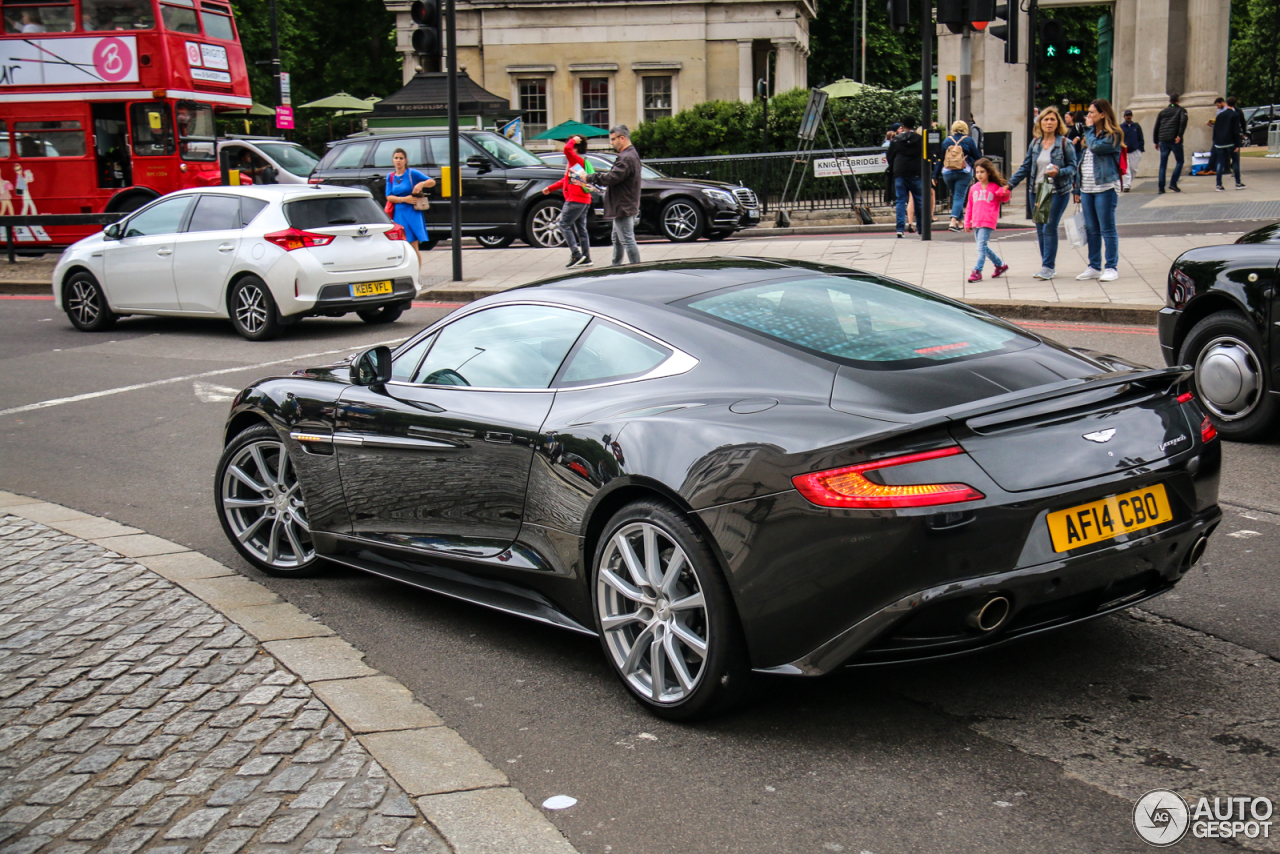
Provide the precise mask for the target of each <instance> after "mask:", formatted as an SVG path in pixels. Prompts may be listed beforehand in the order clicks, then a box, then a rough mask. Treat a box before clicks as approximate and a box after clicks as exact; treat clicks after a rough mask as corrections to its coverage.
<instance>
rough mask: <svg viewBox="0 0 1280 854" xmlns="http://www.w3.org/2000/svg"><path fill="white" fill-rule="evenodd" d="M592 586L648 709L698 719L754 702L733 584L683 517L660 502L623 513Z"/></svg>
mask: <svg viewBox="0 0 1280 854" xmlns="http://www.w3.org/2000/svg"><path fill="white" fill-rule="evenodd" d="M591 583H592V594H593V595H592V599H593V601H594V605H595V617H596V629H597V631H598V632H599V634H600V642H601V645H602V646H603V647H604V652H605V657H606V658H607V659H608V661H609V663H610V664H611V665H612V666H613V669H614V673H615V674H617V676H618V678H619V679H621V680H622V684H623V685H625V686H626V687H627V690H628V691H630V692H631V695H632V696H633V697H635V699H636V701H637V702H639V703H640V705H642V706H644V707H645V708H646V709H648V710H649V711H650V712H652V713H653V714H655V715H657V716H658V717H662V718H667V719H668V720H679V721H691V720H695V719H698V718H705V717H709V716H711V715H714V714H717V713H720V712H723V711H726V710H728V709H730V708H732V707H733V706H735V705H737V704H739V703H741V702H742V701H743V700H744V699H745V697H746V695H747V693H748V691H749V690H750V681H751V668H750V666H749V664H748V661H747V654H746V643H745V641H744V639H743V636H742V629H741V626H740V624H739V621H738V614H737V611H736V609H735V608H734V605H733V598H732V596H731V595H730V593H729V586H728V584H727V583H726V582H725V579H724V575H723V574H722V573H721V571H720V568H719V566H718V565H717V562H716V559H715V555H714V554H713V553H712V551H711V549H710V547H709V546H708V544H707V542H706V540H705V538H704V537H703V536H702V534H701V533H700V532H699V531H698V530H697V529H696V528H694V527H693V525H692V524H691V523H690V522H689V520H688V519H687V518H686V517H685V516H684V515H683V514H682V513H680V512H679V511H677V510H676V509H675V508H673V507H671V506H669V505H668V504H666V503H664V502H662V501H658V500H645V501H637V502H635V503H632V504H628V505H627V506H626V507H624V508H622V509H621V510H620V511H618V513H617V514H615V515H614V517H613V518H612V519H610V520H609V523H608V525H606V526H605V530H604V535H603V536H602V537H601V538H600V543H599V545H598V546H597V547H596V553H595V555H594V558H593V561H592V573H591ZM606 625H607V626H608V628H607V629H606Z"/></svg>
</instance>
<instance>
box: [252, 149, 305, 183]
mask: <svg viewBox="0 0 1280 854" xmlns="http://www.w3.org/2000/svg"><path fill="white" fill-rule="evenodd" d="M258 148H260V149H262V153H263V154H265V155H267V156H268V157H270V158H271V159H272V160H274V161H275V162H276V163H279V164H280V166H281V168H282V169H284V170H285V171H287V172H291V173H293V174H294V175H297V176H298V177H300V178H305V177H307V176H308V175H310V174H311V173H312V171H314V170H315V168H316V164H317V163H319V162H320V158H319V157H316V156H315V155H314V154H312V153H311V152H310V151H308V150H307V149H305V148H303V147H302V146H301V145H295V144H293V143H290V142H260V143H258Z"/></svg>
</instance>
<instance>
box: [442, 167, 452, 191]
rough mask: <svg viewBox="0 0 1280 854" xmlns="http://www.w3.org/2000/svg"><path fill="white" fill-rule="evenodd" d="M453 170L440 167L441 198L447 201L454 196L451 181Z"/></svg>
mask: <svg viewBox="0 0 1280 854" xmlns="http://www.w3.org/2000/svg"><path fill="white" fill-rule="evenodd" d="M451 171H452V169H451V168H450V167H448V166H441V167H440V197H441V198H443V199H447V198H450V197H452V196H453V181H451V180H449V177H450V175H449V173H450V172H451Z"/></svg>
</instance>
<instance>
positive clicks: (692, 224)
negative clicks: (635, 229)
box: [658, 199, 706, 243]
mask: <svg viewBox="0 0 1280 854" xmlns="http://www.w3.org/2000/svg"><path fill="white" fill-rule="evenodd" d="M658 223H659V227H660V228H661V229H662V236H663V237H665V238H667V240H670V241H671V242H672V243H692V242H694V241H695V240H697V239H698V238H699V237H701V236H702V232H703V231H704V230H705V228H706V216H704V215H703V213H702V206H701V205H699V204H698V203H697V202H695V201H694V200H693V199H672V200H671V201H669V202H667V204H666V205H665V206H664V207H663V208H662V215H661V216H660V217H659V218H658Z"/></svg>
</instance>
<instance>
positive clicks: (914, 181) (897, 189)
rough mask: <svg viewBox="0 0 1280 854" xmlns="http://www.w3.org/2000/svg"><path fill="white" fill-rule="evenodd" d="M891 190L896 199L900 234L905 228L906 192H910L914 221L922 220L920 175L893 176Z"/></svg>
mask: <svg viewBox="0 0 1280 854" xmlns="http://www.w3.org/2000/svg"><path fill="white" fill-rule="evenodd" d="M893 191H894V195H895V196H896V197H897V200H898V233H899V234H901V233H902V232H904V231H906V230H907V193H910V194H911V196H912V199H911V201H912V202H913V203H914V204H915V207H916V222H924V220H923V219H921V217H923V216H924V211H923V209H922V208H921V200H922V199H923V198H924V191H923V190H921V189H920V176H919V175H912V176H911V177H909V178H902V177H898V178H894V179H893Z"/></svg>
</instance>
